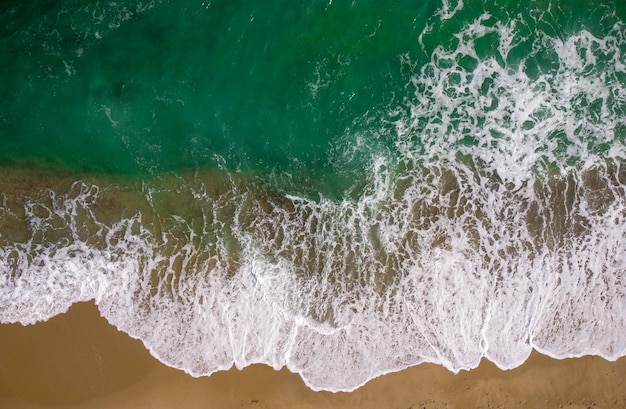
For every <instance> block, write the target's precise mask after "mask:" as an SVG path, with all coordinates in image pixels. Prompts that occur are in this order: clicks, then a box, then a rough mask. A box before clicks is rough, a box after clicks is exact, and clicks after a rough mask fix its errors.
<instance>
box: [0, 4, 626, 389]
mask: <svg viewBox="0 0 626 409" xmlns="http://www.w3.org/2000/svg"><path fill="white" fill-rule="evenodd" d="M587 3H588V2H582V1H568V2H564V1H556V2H544V1H533V2H526V3H522V4H519V2H512V1H458V2H455V1H452V2H449V1H447V0H446V1H443V2H439V1H430V0H428V1H423V2H415V1H408V0H407V1H395V2H373V1H350V2H348V1H337V0H334V1H330V2H329V1H325V2H321V1H310V2H286V1H278V0H272V1H265V2H262V3H261V2H256V4H255V3H254V2H238V1H197V2H185V3H184V4H182V3H180V2H171V1H157V0H155V1H150V2H146V3H137V2H126V1H116V2H110V1H107V2H104V1H69V0H67V1H34V2H29V3H28V4H25V3H24V2H12V1H6V2H3V3H2V5H0V19H1V22H2V23H1V24H0V100H1V101H2V103H1V104H0V172H1V173H2V174H3V178H2V179H3V181H2V182H0V198H1V199H2V208H1V209H0V259H1V260H0V321H2V322H14V321H20V322H23V323H32V322H35V321H38V320H45V319H48V318H49V317H50V316H53V315H55V314H58V313H60V312H62V311H64V310H66V309H67V308H68V307H69V305H71V304H72V303H74V302H77V301H82V300H90V299H95V300H96V302H97V304H98V305H99V308H100V310H101V311H102V313H103V314H104V316H105V317H106V318H107V319H108V320H109V321H110V322H112V323H114V324H115V325H116V326H118V327H119V328H120V329H122V330H124V331H126V332H128V333H129V334H131V335H132V336H135V337H138V338H141V339H142V340H143V341H144V343H145V344H146V345H147V346H148V347H149V348H150V349H151V352H152V353H153V354H154V355H155V356H156V357H158V358H159V359H160V360H162V361H163V362H165V363H167V364H169V365H171V366H174V367H178V368H181V369H184V370H186V371H187V372H189V373H191V374H194V375H204V374H210V373H212V372H214V371H216V370H219V369H225V368H228V367H230V366H231V365H233V364H235V365H237V366H238V367H242V366H246V365H249V364H251V363H255V362H263V363H267V364H269V365H272V366H274V367H276V368H279V367H281V366H285V365H286V366H288V367H289V368H290V369H291V370H292V371H295V372H299V373H300V374H301V376H302V377H303V379H304V380H305V382H306V383H307V385H309V386H310V387H312V388H314V389H327V390H335V391H337V390H351V389H354V388H356V387H358V386H360V385H362V384H363V383H364V382H366V381H367V380H369V379H371V378H372V377H375V376H377V375H379V374H381V373H386V372H390V371H395V370H399V369H402V368H404V367H406V366H410V365H416V364H419V363H420V362H425V361H428V362H437V363H440V364H442V365H445V366H446V367H448V368H449V369H451V370H453V371H458V370H460V369H463V368H471V367H475V366H476V365H477V364H478V361H479V360H480V358H481V357H487V358H488V359H490V360H492V361H493V362H495V363H496V364H497V365H498V366H500V367H502V368H511V367H515V366H517V365H519V364H521V363H522V362H523V361H524V360H525V359H526V357H527V356H528V354H529V353H530V351H531V350H532V349H533V348H534V349H537V350H539V351H541V352H543V353H546V354H549V355H552V356H555V357H568V356H579V355H583V354H596V355H601V356H604V357H606V358H609V359H615V358H617V357H619V356H623V355H624V354H625V353H626V336H625V335H624V334H626V295H625V294H626V282H625V281H624V277H625V275H626V257H625V256H624V254H625V251H624V250H626V248H625V247H624V244H623V243H625V242H626V241H625V239H626V192H625V184H626V168H625V167H624V160H625V158H626V40H625V36H626V24H625V21H626V7H624V6H623V5H622V4H621V3H620V2H612V1H601V2H599V3H594V4H593V5H589V4H587ZM155 329H157V330H156V331H155Z"/></svg>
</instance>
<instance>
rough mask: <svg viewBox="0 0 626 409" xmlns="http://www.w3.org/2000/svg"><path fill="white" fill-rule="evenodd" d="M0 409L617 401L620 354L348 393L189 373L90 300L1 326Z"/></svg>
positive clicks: (625, 403)
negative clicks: (163, 359) (40, 318)
mask: <svg viewBox="0 0 626 409" xmlns="http://www.w3.org/2000/svg"><path fill="white" fill-rule="evenodd" d="M0 407H1V408H16V409H19V408H24V409H26V408H33V409H34V408H53V407H57V408H58V407H61V408H85V409H86V408H94V409H95V408H203V409H206V408H246V407H249V408H357V407H358V408H402V409H407V408H413V409H415V408H559V407H566V408H585V409H586V408H623V407H626V359H624V358H622V359H620V360H618V361H616V362H608V361H606V360H604V359H602V358H599V357H591V356H588V357H583V358H577V359H567V360H560V361H559V360H554V359H551V358H548V357H545V356H543V355H540V354H538V353H534V354H533V355H532V356H531V357H530V358H529V360H528V361H527V362H526V363H525V364H524V365H523V366H521V367H519V368H517V369H514V370H510V371H501V370H499V369H498V368H497V367H495V366H494V365H493V364H491V363H490V362H487V361H483V362H482V363H481V365H480V366H479V367H478V368H477V369H475V370H472V371H468V372H467V371H462V372H461V373H459V374H457V375H454V374H452V373H451V372H449V371H448V370H446V369H445V368H443V367H440V366H437V365H432V364H423V365H419V366H417V367H413V368H409V369H406V370H404V371H401V372H398V373H394V374H389V375H385V376H382V377H379V378H377V379H374V380H372V381H370V382H369V383H368V384H366V385H365V386H364V387H362V388H360V389H358V390H357V391H355V392H352V393H330V392H313V391H311V390H310V389H308V388H307V387H306V386H305V385H304V383H303V382H302V380H301V379H300V377H299V376H298V375H297V374H293V373H291V372H289V371H288V370H286V369H283V370H281V371H274V370H273V369H272V368H270V367H267V366H263V365H254V366H251V367H248V368H246V369H244V370H242V371H239V370H237V369H232V370H230V371H225V372H219V373H216V374H213V375H212V376H211V377H205V378H193V377H191V376H189V375H187V374H185V373H184V372H182V371H179V370H176V369H172V368H169V367H167V366H165V365H163V364H161V363H160V362H158V361H157V360H156V359H154V358H153V357H152V356H151V355H150V354H149V353H148V351H147V350H146V349H145V348H144V347H143V345H142V343H141V342H140V341H138V340H134V339H132V338H130V337H129V336H127V335H126V334H124V333H122V332H120V331H118V330H117V329H116V328H115V327H113V326H112V325H110V324H109V323H108V322H107V321H106V320H105V319H103V318H101V317H100V314H99V311H98V309H97V307H96V306H95V305H94V304H93V303H81V304H76V305H74V306H73V307H72V308H70V310H69V311H68V312H67V313H66V314H62V315H59V316H57V317H54V318H52V319H50V320H49V321H48V322H45V323H39V324H36V325H32V326H26V327H24V326H22V325H19V324H4V325H0Z"/></svg>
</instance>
